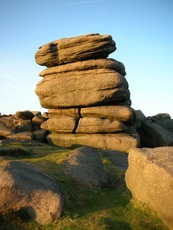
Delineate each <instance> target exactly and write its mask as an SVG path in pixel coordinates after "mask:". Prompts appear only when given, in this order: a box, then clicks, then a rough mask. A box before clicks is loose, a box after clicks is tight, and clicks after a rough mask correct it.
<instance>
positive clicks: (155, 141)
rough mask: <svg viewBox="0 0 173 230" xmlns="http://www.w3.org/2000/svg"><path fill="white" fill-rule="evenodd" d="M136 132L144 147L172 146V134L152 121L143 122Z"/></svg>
mask: <svg viewBox="0 0 173 230" xmlns="http://www.w3.org/2000/svg"><path fill="white" fill-rule="evenodd" d="M138 132H139V134H140V137H141V141H142V146H144V147H160V146H169V145H173V133H171V132H170V131H168V130H166V129H164V128H163V127H162V126H160V125H158V124H156V123H153V122H152V121H149V120H145V121H144V122H143V123H142V125H141V126H140V129H139V130H138Z"/></svg>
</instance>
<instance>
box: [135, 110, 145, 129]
mask: <svg viewBox="0 0 173 230" xmlns="http://www.w3.org/2000/svg"><path fill="white" fill-rule="evenodd" d="M145 120H146V116H145V115H144V114H143V112H142V111H141V110H134V123H135V127H136V128H139V127H140V126H141V124H142V122H143V121H145Z"/></svg>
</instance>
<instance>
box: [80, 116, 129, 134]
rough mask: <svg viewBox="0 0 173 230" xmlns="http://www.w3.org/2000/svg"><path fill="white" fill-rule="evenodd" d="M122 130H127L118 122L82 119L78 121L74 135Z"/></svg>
mask: <svg viewBox="0 0 173 230" xmlns="http://www.w3.org/2000/svg"><path fill="white" fill-rule="evenodd" d="M124 130H127V126H126V125H125V124H124V123H123V122H120V121H116V120H111V119H105V118H99V117H83V118H80V119H79V122H78V126H77V129H76V133H115V132H120V131H124Z"/></svg>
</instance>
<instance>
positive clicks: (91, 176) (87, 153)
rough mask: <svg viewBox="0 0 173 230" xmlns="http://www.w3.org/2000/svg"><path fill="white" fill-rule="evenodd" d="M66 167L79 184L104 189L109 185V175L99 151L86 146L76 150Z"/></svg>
mask: <svg viewBox="0 0 173 230" xmlns="http://www.w3.org/2000/svg"><path fill="white" fill-rule="evenodd" d="M65 167H66V170H67V172H68V173H69V174H70V175H71V176H72V177H73V178H74V179H75V180H76V181H77V182H79V183H80V184H84V185H86V186H88V187H104V186H106V185H107V183H108V174H107V173H106V172H105V171H104V168H103V164H102V161H101V156H100V154H99V151H98V150H97V149H94V148H90V147H86V146H85V147H81V148H78V149H75V150H74V151H73V152H72V153H71V154H70V156H69V158H68V160H67V162H66V163H65Z"/></svg>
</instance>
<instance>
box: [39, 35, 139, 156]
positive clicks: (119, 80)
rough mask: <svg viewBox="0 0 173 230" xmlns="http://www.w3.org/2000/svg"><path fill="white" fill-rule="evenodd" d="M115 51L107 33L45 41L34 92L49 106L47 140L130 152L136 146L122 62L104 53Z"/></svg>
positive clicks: (44, 124)
mask: <svg viewBox="0 0 173 230" xmlns="http://www.w3.org/2000/svg"><path fill="white" fill-rule="evenodd" d="M115 50H116V46H115V42H114V41H113V39H112V37H111V36H110V35H100V34H88V35H82V36H78V37H73V38H64V39H60V40H56V41H53V42H50V43H48V44H46V45H43V46H41V47H40V48H39V50H38V51H37V52H36V54H35V59H36V62H37V63H38V64H40V65H45V66H47V68H46V69H45V70H43V71H42V72H41V73H40V74H39V75H40V76H41V77H43V79H42V80H41V81H40V82H39V83H38V84H37V86H36V89H35V92H36V94H37V95H38V98H39V100H40V104H41V105H42V107H44V108H48V109H49V110H48V113H49V119H48V120H47V121H45V122H43V123H42V124H41V128H42V129H46V130H48V131H49V132H50V134H49V135H48V136H47V140H48V142H49V143H53V144H55V145H58V146H62V147H72V146H80V145H87V146H91V147H97V148H101V149H112V150H119V151H129V149H130V148H132V147H137V146H139V138H138V135H137V133H136V131H135V129H133V128H132V127H131V126H132V124H133V110H132V108H131V107H130V105H131V101H130V92H129V89H128V82H127V80H126V78H125V77H124V76H125V75H126V72H125V67H124V65H123V64H122V63H121V62H119V61H116V60H114V59H110V58H107V57H108V55H109V54H110V53H112V52H114V51H115Z"/></svg>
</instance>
